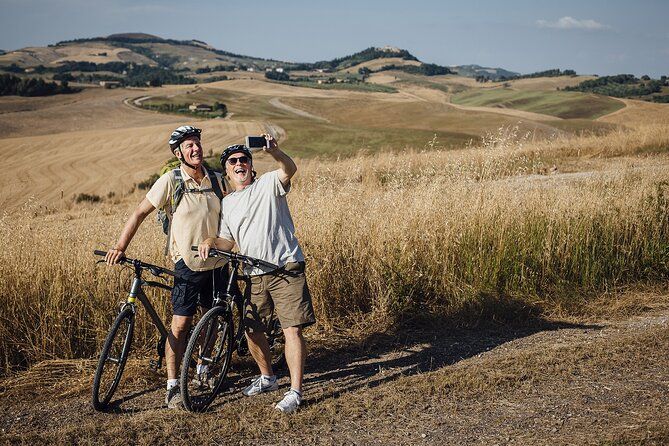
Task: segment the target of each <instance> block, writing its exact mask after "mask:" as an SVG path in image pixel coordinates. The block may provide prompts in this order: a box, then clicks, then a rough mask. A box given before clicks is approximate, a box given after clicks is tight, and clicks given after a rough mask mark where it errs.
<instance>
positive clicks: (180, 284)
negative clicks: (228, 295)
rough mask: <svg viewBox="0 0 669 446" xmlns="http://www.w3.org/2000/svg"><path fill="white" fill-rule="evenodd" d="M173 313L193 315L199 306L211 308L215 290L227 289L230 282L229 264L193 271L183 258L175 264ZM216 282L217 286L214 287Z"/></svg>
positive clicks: (176, 314)
mask: <svg viewBox="0 0 669 446" xmlns="http://www.w3.org/2000/svg"><path fill="white" fill-rule="evenodd" d="M174 272H175V273H176V274H177V277H175V278H174V287H173V288H172V313H173V314H174V315H175V316H193V315H194V314H195V312H196V311H197V306H198V305H200V306H202V307H204V308H211V305H212V301H213V295H214V291H215V290H216V291H225V288H226V286H227V284H228V277H229V276H228V274H229V273H228V266H227V265H226V266H224V267H222V268H216V269H213V270H210V271H193V270H191V269H190V268H188V267H187V266H186V263H185V262H184V261H183V260H179V261H178V262H177V263H176V264H175V265H174ZM214 282H215V288H214Z"/></svg>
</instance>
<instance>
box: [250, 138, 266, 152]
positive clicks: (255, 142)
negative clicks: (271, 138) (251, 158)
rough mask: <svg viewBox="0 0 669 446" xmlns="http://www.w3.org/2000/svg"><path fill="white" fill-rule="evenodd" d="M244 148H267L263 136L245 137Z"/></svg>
mask: <svg viewBox="0 0 669 446" xmlns="http://www.w3.org/2000/svg"><path fill="white" fill-rule="evenodd" d="M246 147H248V148H249V149H264V148H265V147H267V140H266V139H265V137H264V136H247V137H246Z"/></svg>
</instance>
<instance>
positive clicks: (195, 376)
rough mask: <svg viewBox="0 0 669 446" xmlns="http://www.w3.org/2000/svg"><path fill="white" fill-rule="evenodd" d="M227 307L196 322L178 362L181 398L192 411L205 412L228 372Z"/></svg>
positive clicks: (230, 347)
mask: <svg viewBox="0 0 669 446" xmlns="http://www.w3.org/2000/svg"><path fill="white" fill-rule="evenodd" d="M232 328H233V327H232V315H231V314H230V311H229V310H228V308H227V307H214V308H212V309H211V310H209V311H208V312H207V313H206V314H205V315H204V316H203V317H202V319H200V322H198V324H197V325H196V326H195V329H194V330H193V333H192V334H191V336H190V339H189V340H188V346H187V347H186V352H185V353H184V358H183V361H182V363H181V380H180V385H181V396H182V398H183V404H184V407H185V408H186V409H187V410H190V411H192V412H201V411H203V410H205V409H206V408H207V407H208V406H209V405H210V404H211V402H212V401H214V398H216V394H217V393H218V392H219V390H220V388H221V385H222V384H223V380H224V379H225V375H226V374H227V373H228V368H229V367H230V361H231V359H232V350H233V346H234V339H233V336H232V333H233V329H232Z"/></svg>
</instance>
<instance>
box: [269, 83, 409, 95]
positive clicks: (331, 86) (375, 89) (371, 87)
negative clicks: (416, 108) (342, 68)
mask: <svg viewBox="0 0 669 446" xmlns="http://www.w3.org/2000/svg"><path fill="white" fill-rule="evenodd" d="M274 82H276V83H278V84H284V85H292V86H293V87H306V88H317V89H319V90H349V91H367V92H372V93H397V88H394V87H389V86H387V85H380V84H372V83H368V82H334V83H324V84H319V83H318V82H316V81H274Z"/></svg>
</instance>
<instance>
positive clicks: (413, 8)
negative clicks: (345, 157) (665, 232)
mask: <svg viewBox="0 0 669 446" xmlns="http://www.w3.org/2000/svg"><path fill="white" fill-rule="evenodd" d="M0 8H1V9H0V10H1V11H2V15H1V16H0V48H2V49H5V50H11V49H18V48H22V47H25V46H43V45H47V44H49V43H55V42H57V41H59V40H67V39H74V38H80V37H93V36H104V35H108V34H112V33H119V32H145V33H149V34H155V35H158V36H161V37H165V38H173V39H193V38H194V39H199V40H204V41H205V42H207V43H209V44H211V45H213V46H215V47H216V48H219V49H222V50H226V51H232V52H235V53H241V54H246V55H250V56H258V57H265V58H274V59H280V60H289V61H303V62H313V61H316V60H324V59H331V58H334V57H341V56H345V55H347V54H351V53H354V52H357V51H359V50H362V49H364V48H367V47H369V46H383V45H393V46H398V47H401V48H405V49H407V50H409V51H410V52H411V53H413V54H414V55H415V56H417V57H418V58H419V59H421V60H422V61H424V62H432V63H437V64H440V65H462V64H472V63H473V64H479V65H484V66H492V67H502V68H506V69H509V70H512V71H519V72H522V73H529V72H533V71H538V70H544V69H549V68H563V69H565V68H571V69H575V70H576V71H577V72H578V73H582V74H593V73H594V74H600V75H604V74H617V73H633V74H636V75H642V74H649V75H651V76H653V77H659V76H660V75H662V74H664V75H669V27H668V26H667V19H668V18H669V1H662V0H639V1H635V2H632V1H629V0H628V1H621V0H609V1H601V0H593V1H587V0H582V1H574V0H562V1H559V2H556V1H546V0H536V1H529V0H518V1H512V0H508V1H505V2H502V1H499V0H497V1H476V0H470V1H467V2H465V1H459V2H447V1H432V0H413V1H395V0H385V1H377V0H370V1H362V0H356V1H353V0H332V1H320V0H312V1H306V0H297V1H290V0H285V1H282V2H279V1H259V0H243V1H242V0H230V1H214V0H211V1H200V2H185V1H174V0H165V1H147V0H135V1H131V0H0Z"/></svg>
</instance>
